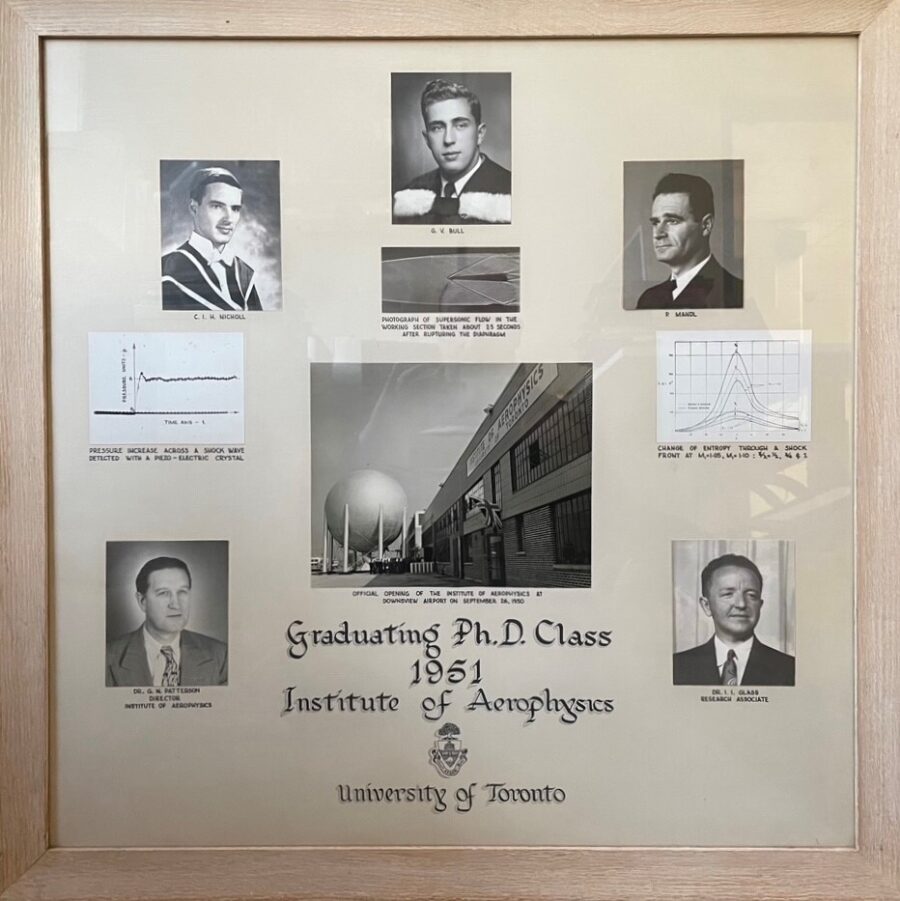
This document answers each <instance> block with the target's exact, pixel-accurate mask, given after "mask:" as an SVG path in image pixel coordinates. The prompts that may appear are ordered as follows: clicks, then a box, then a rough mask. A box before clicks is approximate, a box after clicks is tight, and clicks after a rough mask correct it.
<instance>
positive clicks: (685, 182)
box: [652, 172, 716, 219]
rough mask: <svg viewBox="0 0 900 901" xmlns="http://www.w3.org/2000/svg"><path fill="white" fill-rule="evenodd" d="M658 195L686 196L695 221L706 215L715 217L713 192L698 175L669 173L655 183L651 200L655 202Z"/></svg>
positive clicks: (706, 182)
mask: <svg viewBox="0 0 900 901" xmlns="http://www.w3.org/2000/svg"><path fill="white" fill-rule="evenodd" d="M660 194H687V196H688V202H689V203H690V205H691V212H692V213H693V214H694V218H695V219H702V218H703V217H704V216H705V215H707V213H709V214H712V215H715V212H716V209H715V204H714V203H713V190H712V188H711V187H710V184H709V182H708V181H707V180H706V179H705V178H701V177H700V176H699V175H686V174H684V173H682V172H670V173H669V174H668V175H664V176H663V177H662V178H661V179H660V180H659V181H658V182H657V183H656V188H654V190H653V198H652V199H653V200H656V198H657V197H658V196H659V195H660Z"/></svg>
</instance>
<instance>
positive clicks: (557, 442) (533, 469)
mask: <svg viewBox="0 0 900 901" xmlns="http://www.w3.org/2000/svg"><path fill="white" fill-rule="evenodd" d="M592 399H593V389H592V381H591V374H590V373H588V374H587V375H586V376H585V377H584V378H583V379H582V380H581V381H580V382H579V383H578V385H576V386H575V388H573V389H572V390H571V391H570V392H569V394H568V395H567V396H566V397H565V398H564V399H563V400H562V401H560V402H559V403H558V404H557V405H556V406H555V407H554V408H553V409H552V410H551V411H550V412H549V413H548V414H547V415H546V416H545V417H544V418H543V419H542V420H541V421H540V422H539V423H538V424H537V425H536V426H535V427H534V428H533V429H532V430H531V431H530V432H529V433H528V434H527V435H526V436H525V437H524V438H523V439H522V440H521V441H519V442H518V443H517V444H516V445H514V446H513V448H512V450H511V451H510V452H509V460H510V466H511V468H512V486H513V491H518V490H519V489H520V488H524V487H525V486H526V485H530V484H531V483H532V482H536V481H537V480H538V479H540V478H543V476H545V475H547V474H548V473H551V472H553V470H555V469H559V467H560V466H563V465H564V464H566V463H569V462H570V461H571V460H574V459H576V458H577V457H580V456H582V454H586V453H589V452H590V449H591V404H592Z"/></svg>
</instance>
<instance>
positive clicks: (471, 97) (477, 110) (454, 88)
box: [422, 78, 481, 125]
mask: <svg viewBox="0 0 900 901" xmlns="http://www.w3.org/2000/svg"><path fill="white" fill-rule="evenodd" d="M457 97H462V99H463V100H468V101H469V109H471V110H472V117H473V118H474V119H475V124H476V125H481V101H480V100H479V99H478V97H477V96H476V95H475V94H473V93H472V92H471V91H470V90H469V89H468V88H467V87H466V86H465V85H462V84H454V83H453V82H450V81H444V80H443V79H442V78H435V79H434V80H432V81H429V82H428V84H427V85H425V89H424V90H423V91H422V119H423V120H424V121H425V124H426V125H427V124H428V117H427V116H426V115H425V113H426V111H427V110H428V107H429V106H431V105H432V104H433V103H439V102H440V101H441V100H455V99H456V98H457Z"/></svg>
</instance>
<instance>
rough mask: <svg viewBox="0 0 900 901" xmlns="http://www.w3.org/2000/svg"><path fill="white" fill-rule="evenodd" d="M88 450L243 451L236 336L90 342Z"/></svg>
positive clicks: (121, 336) (123, 336)
mask: <svg viewBox="0 0 900 901" xmlns="http://www.w3.org/2000/svg"><path fill="white" fill-rule="evenodd" d="M89 358H90V376H91V391H90V400H91V429H90V438H91V442H92V443H101V442H102V443H118V444H121V443H147V444H152V443H172V442H176V441H184V442H189V443H211V442H219V443H230V444H237V443H242V442H243V440H244V437H243V432H244V388H243V381H244V379H243V336H242V335H240V334H235V333H219V334H212V333H207V334H203V333H184V334H181V333H173V332H140V333H112V332H95V333H92V334H91V335H90V336H89Z"/></svg>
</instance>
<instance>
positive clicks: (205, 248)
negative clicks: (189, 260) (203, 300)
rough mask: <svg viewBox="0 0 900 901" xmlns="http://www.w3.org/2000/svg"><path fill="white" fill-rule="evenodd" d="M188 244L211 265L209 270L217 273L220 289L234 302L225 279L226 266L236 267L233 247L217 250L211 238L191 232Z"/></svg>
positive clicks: (227, 245)
mask: <svg viewBox="0 0 900 901" xmlns="http://www.w3.org/2000/svg"><path fill="white" fill-rule="evenodd" d="M188 244H190V245H191V247H193V248H194V250H196V251H197V253H199V254H200V256H202V257H203V259H204V260H206V262H207V263H209V268H210V269H212V271H213V272H215V274H216V278H217V279H218V280H219V287H220V288H221V290H222V293H223V294H224V295H225V297H229V298H231V300H232V301H233V300H234V298H233V297H231V292H230V291H229V290H228V280H227V278H226V277H225V266H233V265H234V251H233V250H232V249H231V245H230V244H226V245H225V246H224V247H223V248H222V249H221V250H216V248H215V247H214V246H213V243H212V241H210V240H209V238H204V237H203V235H198V234H197V232H191V236H190V238H188Z"/></svg>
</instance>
